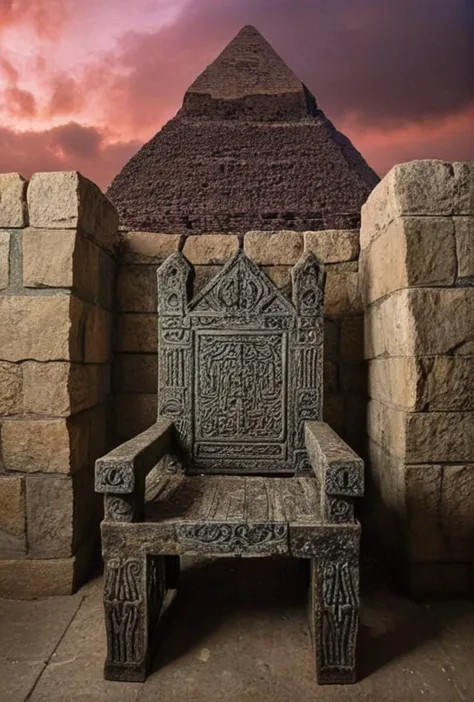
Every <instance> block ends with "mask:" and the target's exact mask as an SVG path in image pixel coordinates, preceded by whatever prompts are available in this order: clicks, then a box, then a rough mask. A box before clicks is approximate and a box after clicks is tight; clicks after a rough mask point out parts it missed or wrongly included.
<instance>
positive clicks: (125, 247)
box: [119, 232, 181, 264]
mask: <svg viewBox="0 0 474 702" xmlns="http://www.w3.org/2000/svg"><path fill="white" fill-rule="evenodd" d="M180 239H181V234H163V233H156V232H122V233H121V235H120V250H119V258H120V261H121V263H126V264H129V263H135V264H139V263H145V264H147V263H148V264H150V263H162V262H163V261H164V260H165V258H167V257H168V256H171V254H173V253H176V251H178V248H179V242H180Z"/></svg>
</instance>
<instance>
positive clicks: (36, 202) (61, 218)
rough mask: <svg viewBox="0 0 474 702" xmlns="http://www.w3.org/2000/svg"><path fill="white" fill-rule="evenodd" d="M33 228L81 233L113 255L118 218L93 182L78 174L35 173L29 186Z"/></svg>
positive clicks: (67, 172) (29, 209)
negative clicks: (73, 230)
mask: <svg viewBox="0 0 474 702" xmlns="http://www.w3.org/2000/svg"><path fill="white" fill-rule="evenodd" d="M27 200H28V211H29V218H30V225H31V226H32V227H38V228H48V229H76V228H77V229H81V230H82V231H83V232H85V233H86V234H89V236H91V237H92V238H93V239H94V240H95V241H97V243H98V244H99V245H100V246H102V247H103V248H105V249H107V250H110V251H113V250H114V248H115V245H116V240H117V228H118V215H117V212H116V210H115V208H114V206H113V205H112V203H111V202H110V201H109V200H108V199H107V198H106V197H105V195H104V194H103V193H102V192H101V191H100V189H99V188H98V187H97V185H95V183H93V182H92V181H90V180H88V179H87V178H84V176H82V175H81V174H80V173H78V172H77V171H64V172H55V173H54V172H53V173H35V174H34V175H33V176H32V178H31V180H30V183H29V186H28V192H27Z"/></svg>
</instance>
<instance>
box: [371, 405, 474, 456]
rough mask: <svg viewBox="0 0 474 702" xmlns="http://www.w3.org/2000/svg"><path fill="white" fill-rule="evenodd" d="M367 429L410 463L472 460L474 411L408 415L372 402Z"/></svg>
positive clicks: (380, 442) (378, 440) (385, 445)
mask: <svg viewBox="0 0 474 702" xmlns="http://www.w3.org/2000/svg"><path fill="white" fill-rule="evenodd" d="M367 429H368V434H369V436H370V437H371V438H372V439H373V440H374V441H375V442H376V443H378V444H379V445H380V446H383V447H384V448H385V449H386V450H387V451H388V452H390V453H393V454H394V455H396V456H399V457H402V458H403V459H404V460H405V462H406V463H450V462H459V463H462V462H468V461H471V460H472V456H473V452H474V413H473V412H405V411H403V410H399V409H395V408H394V407H391V406H388V405H385V404H383V403H381V402H377V401H376V400H372V401H371V402H369V405H368V420H367Z"/></svg>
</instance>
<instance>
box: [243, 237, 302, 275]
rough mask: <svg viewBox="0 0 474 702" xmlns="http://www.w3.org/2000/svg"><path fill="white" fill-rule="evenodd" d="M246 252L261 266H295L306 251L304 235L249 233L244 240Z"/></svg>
mask: <svg viewBox="0 0 474 702" xmlns="http://www.w3.org/2000/svg"><path fill="white" fill-rule="evenodd" d="M244 251H245V253H246V254H247V256H248V257H249V258H251V259H252V261H254V263H257V264H260V265H264V266H289V265H293V264H295V263H296V262H297V261H298V259H299V258H300V257H301V254H302V253H303V251H304V241H303V234H302V233H301V232H293V231H288V230H282V231H278V232H259V231H255V232H247V234H246V235H245V239H244Z"/></svg>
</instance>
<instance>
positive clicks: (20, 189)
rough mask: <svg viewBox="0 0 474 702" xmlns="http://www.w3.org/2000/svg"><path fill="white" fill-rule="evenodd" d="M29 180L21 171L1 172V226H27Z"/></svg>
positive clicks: (15, 227) (14, 227)
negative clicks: (27, 189)
mask: <svg viewBox="0 0 474 702" xmlns="http://www.w3.org/2000/svg"><path fill="white" fill-rule="evenodd" d="M27 186H28V182H27V181H26V180H25V179H24V178H23V176H21V175H20V174H19V173H0V227H5V228H7V227H11V228H12V229H17V228H21V227H26V225H27V223H28V210H27V206H26V188H27Z"/></svg>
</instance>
